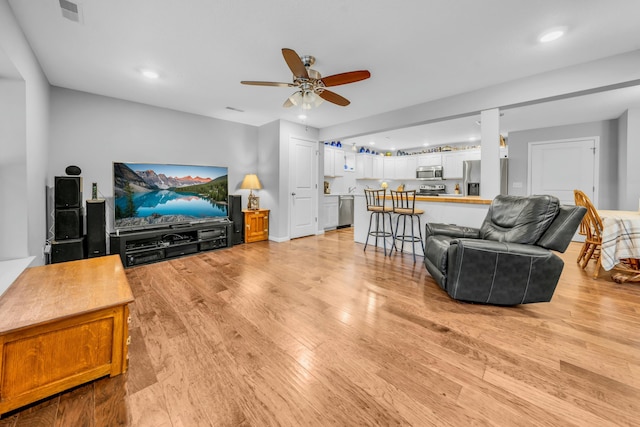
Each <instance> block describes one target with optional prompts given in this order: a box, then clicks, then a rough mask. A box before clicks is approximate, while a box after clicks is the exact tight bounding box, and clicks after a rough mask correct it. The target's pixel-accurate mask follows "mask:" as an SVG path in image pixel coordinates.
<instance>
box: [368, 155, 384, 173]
mask: <svg viewBox="0 0 640 427" xmlns="http://www.w3.org/2000/svg"><path fill="white" fill-rule="evenodd" d="M371 157H372V158H373V160H372V162H373V173H372V174H371V176H370V177H369V178H372V179H380V178H381V177H382V176H384V166H383V163H382V159H383V157H382V156H375V155H373V156H371Z"/></svg>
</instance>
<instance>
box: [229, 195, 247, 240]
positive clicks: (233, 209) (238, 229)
mask: <svg viewBox="0 0 640 427" xmlns="http://www.w3.org/2000/svg"><path fill="white" fill-rule="evenodd" d="M229 219H230V220H231V221H232V222H233V224H232V225H231V227H232V228H231V236H230V237H229V240H230V242H229V246H232V245H239V244H240V243H242V242H243V240H244V224H243V216H242V196H235V195H230V196H229Z"/></svg>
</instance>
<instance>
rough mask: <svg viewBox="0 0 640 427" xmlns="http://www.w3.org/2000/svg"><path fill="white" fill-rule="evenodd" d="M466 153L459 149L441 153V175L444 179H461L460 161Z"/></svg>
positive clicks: (462, 160) (464, 158)
mask: <svg viewBox="0 0 640 427" xmlns="http://www.w3.org/2000/svg"><path fill="white" fill-rule="evenodd" d="M465 160H466V154H465V153H463V152H461V151H452V152H449V153H442V175H443V178H444V179H462V162H464V161H465Z"/></svg>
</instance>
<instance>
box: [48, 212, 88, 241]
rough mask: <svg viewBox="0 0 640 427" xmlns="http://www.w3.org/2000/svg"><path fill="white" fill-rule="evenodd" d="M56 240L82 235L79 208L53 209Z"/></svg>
mask: <svg viewBox="0 0 640 427" xmlns="http://www.w3.org/2000/svg"><path fill="white" fill-rule="evenodd" d="M54 229H55V238H56V240H64V239H79V238H80V237H81V236H82V216H81V212H80V208H71V209H56V210H55V226H54Z"/></svg>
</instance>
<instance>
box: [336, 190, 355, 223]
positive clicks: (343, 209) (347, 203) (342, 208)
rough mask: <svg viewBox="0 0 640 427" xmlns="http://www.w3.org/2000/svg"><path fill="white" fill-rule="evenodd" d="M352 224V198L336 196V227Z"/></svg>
mask: <svg viewBox="0 0 640 427" xmlns="http://www.w3.org/2000/svg"><path fill="white" fill-rule="evenodd" d="M352 224H353V196H338V227H349V226H351V225H352Z"/></svg>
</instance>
